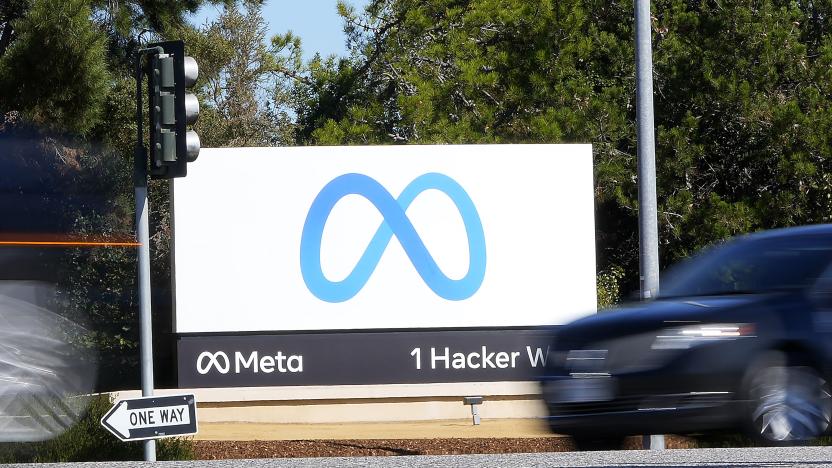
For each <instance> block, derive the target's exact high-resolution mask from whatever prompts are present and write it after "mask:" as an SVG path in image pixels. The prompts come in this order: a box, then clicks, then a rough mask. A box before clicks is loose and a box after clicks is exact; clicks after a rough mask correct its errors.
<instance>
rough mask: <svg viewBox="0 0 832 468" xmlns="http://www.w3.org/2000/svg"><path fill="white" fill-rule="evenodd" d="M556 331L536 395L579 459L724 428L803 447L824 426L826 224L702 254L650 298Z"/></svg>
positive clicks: (829, 408) (830, 359)
mask: <svg viewBox="0 0 832 468" xmlns="http://www.w3.org/2000/svg"><path fill="white" fill-rule="evenodd" d="M555 333H556V337H555V339H554V341H553V344H552V348H551V351H550V354H549V360H548V362H547V369H546V374H545V375H544V376H543V378H542V393H543V397H544V399H545V401H546V404H547V406H548V409H549V414H550V416H549V418H548V421H549V424H550V426H551V428H552V430H553V431H554V432H556V433H560V434H569V435H572V436H573V437H574V439H575V442H576V445H577V446H578V447H579V448H603V447H608V448H611V447H615V446H616V445H617V444H619V443H620V441H621V439H622V438H623V437H624V436H627V435H636V434H668V433H675V434H696V433H703V432H709V431H726V430H728V431H734V430H744V431H747V432H748V433H749V434H750V435H752V436H753V437H755V438H757V439H759V440H760V441H761V442H764V443H770V444H781V443H798V442H802V441H808V440H811V439H813V438H816V437H818V436H821V435H823V434H825V433H827V432H829V429H830V416H832V398H830V393H829V392H830V385H829V382H830V377H832V225H818V226H807V227H799V228H788V229H780V230H774V231H768V232H763V233H757V234H752V235H748V236H744V237H740V238H736V239H734V240H731V241H728V242H725V243H723V244H721V245H719V246H717V247H712V248H710V249H708V250H706V251H704V252H703V253H701V254H699V255H697V256H695V257H693V258H691V259H689V260H687V261H685V262H682V263H681V264H679V265H678V266H677V267H675V268H673V269H671V270H670V272H669V273H668V275H665V277H663V278H662V283H661V293H660V295H659V297H658V298H656V299H655V300H652V301H649V302H641V303H635V304H632V305H629V306H624V307H621V308H616V309H611V310H606V311H600V312H598V313H597V314H594V315H592V316H589V317H585V318H583V319H580V320H577V321H575V322H573V323H570V324H568V325H564V326H563V327H560V328H558V329H557V331H556V332H555Z"/></svg>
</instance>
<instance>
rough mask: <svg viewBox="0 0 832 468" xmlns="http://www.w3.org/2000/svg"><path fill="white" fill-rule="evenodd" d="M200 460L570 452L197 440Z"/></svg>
mask: <svg viewBox="0 0 832 468" xmlns="http://www.w3.org/2000/svg"><path fill="white" fill-rule="evenodd" d="M665 443H666V447H667V448H671V449H672V448H690V447H692V446H693V444H692V442H691V441H690V440H689V439H686V438H683V437H676V436H668V437H667V438H666V442H665ZM194 444H195V449H196V456H197V458H199V459H202V460H219V459H231V458H234V459H241V458H296V457H365V456H395V455H461V454H475V453H534V452H565V451H570V450H574V446H573V444H572V440H571V439H569V438H568V437H558V436H549V437H522V438H509V437H499V438H450V439H352V440H350V439H343V440H340V439H339V440H252V441H242V440H197V441H194ZM622 448H625V449H640V448H641V438H640V437H631V438H629V439H627V441H626V442H625V444H624V446H623V447H622Z"/></svg>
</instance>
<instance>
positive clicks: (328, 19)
mask: <svg viewBox="0 0 832 468" xmlns="http://www.w3.org/2000/svg"><path fill="white" fill-rule="evenodd" d="M367 1H368V0H347V3H348V4H350V5H352V6H354V7H355V8H356V11H360V10H361V8H363V7H364V6H365V5H366V4H367ZM336 5H337V0H266V2H264V4H263V18H264V19H265V20H266V24H267V25H268V35H269V37H271V36H273V35H275V34H282V33H285V32H286V31H289V30H291V31H292V32H293V33H295V35H297V36H300V38H301V41H302V45H303V55H304V58H305V59H309V58H311V57H312V56H313V55H315V53H316V52H320V53H321V55H322V56H327V55H329V54H336V55H346V53H347V49H346V45H345V37H344V30H343V23H342V21H341V17H340V16H338V10H337V7H336ZM221 11H222V6H219V5H217V6H214V5H206V6H204V7H202V8H201V9H200V10H199V12H197V14H195V15H192V16H191V17H190V21H191V23H192V24H195V25H201V24H203V23H204V22H205V21H207V20H211V19H214V18H216V17H217V16H219V14H220V12H221Z"/></svg>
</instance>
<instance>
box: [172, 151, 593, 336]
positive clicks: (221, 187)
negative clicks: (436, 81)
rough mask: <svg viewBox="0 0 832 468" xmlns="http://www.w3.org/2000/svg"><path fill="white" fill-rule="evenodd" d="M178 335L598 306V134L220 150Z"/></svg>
mask: <svg viewBox="0 0 832 468" xmlns="http://www.w3.org/2000/svg"><path fill="white" fill-rule="evenodd" d="M174 229H175V231H174V232H175V234H174V235H175V246H174V255H175V257H174V258H175V276H176V279H175V281H176V285H175V286H176V318H175V320H176V332H178V333H191V332H241V331H287V330H344V329H410V328H441V327H454V328H456V327H466V328H467V327H503V326H538V325H548V324H559V323H565V322H568V321H570V320H572V319H574V318H577V317H579V316H581V315H585V314H587V313H591V312H594V311H595V304H596V291H595V225H594V200H593V174H592V150H591V147H590V146H589V145H463V146H445V145H443V146H375V147H293V148H228V149H206V150H203V151H202V152H201V153H200V157H199V160H198V161H197V162H196V163H194V164H192V165H189V166H188V177H186V178H183V179H177V180H176V181H175V185H174Z"/></svg>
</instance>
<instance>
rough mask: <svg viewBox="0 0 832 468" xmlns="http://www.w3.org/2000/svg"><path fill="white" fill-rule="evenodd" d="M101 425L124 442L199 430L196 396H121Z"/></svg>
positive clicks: (179, 434)
mask: <svg viewBox="0 0 832 468" xmlns="http://www.w3.org/2000/svg"><path fill="white" fill-rule="evenodd" d="M101 425H102V426H104V428H105V429H107V430H108V431H110V432H112V433H113V435H115V436H116V437H118V438H119V439H121V440H122V441H125V442H126V441H129V440H147V439H159V438H161V437H172V436H181V435H190V434H196V399H195V398H194V396H193V395H170V396H158V397H143V398H134V399H131V400H119V401H117V402H116V404H115V405H114V406H113V407H112V408H110V411H108V412H107V414H105V415H104V417H103V418H101Z"/></svg>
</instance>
